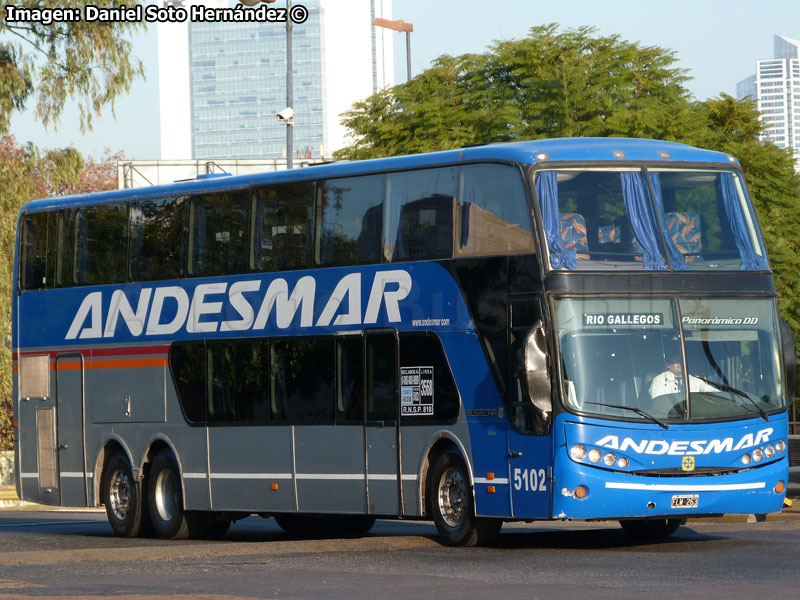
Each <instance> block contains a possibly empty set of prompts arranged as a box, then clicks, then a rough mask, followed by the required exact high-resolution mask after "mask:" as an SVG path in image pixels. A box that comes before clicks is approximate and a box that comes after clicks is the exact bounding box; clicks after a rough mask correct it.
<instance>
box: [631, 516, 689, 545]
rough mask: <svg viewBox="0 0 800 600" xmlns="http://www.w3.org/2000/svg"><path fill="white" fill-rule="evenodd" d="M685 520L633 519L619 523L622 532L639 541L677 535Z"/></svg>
mask: <svg viewBox="0 0 800 600" xmlns="http://www.w3.org/2000/svg"><path fill="white" fill-rule="evenodd" d="M683 523H684V520H683V519H631V520H627V521H626V520H622V521H620V522H619V524H620V525H622V530H623V531H624V532H625V533H627V534H628V535H629V536H631V537H633V538H636V539H639V540H658V539H661V538H665V537H668V536H670V535H672V534H673V533H675V532H676V531H677V530H678V527H680V526H681V525H682V524H683Z"/></svg>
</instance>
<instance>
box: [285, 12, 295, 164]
mask: <svg viewBox="0 0 800 600" xmlns="http://www.w3.org/2000/svg"><path fill="white" fill-rule="evenodd" d="M291 12H292V0H286V107H287V108H288V109H289V110H290V111H292V112H294V108H292V101H293V98H292V18H291V17H290V16H289V15H291ZM293 146H294V119H287V120H286V168H287V169H291V168H292V167H293V166H294V165H293V163H292V153H293V152H294V149H293Z"/></svg>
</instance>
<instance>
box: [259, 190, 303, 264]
mask: <svg viewBox="0 0 800 600" xmlns="http://www.w3.org/2000/svg"><path fill="white" fill-rule="evenodd" d="M252 204H253V211H254V213H255V214H254V218H253V220H252V228H253V234H252V238H253V244H252V246H251V254H250V268H251V270H254V271H281V270H291V269H304V268H306V267H308V266H310V264H311V234H312V227H311V223H312V222H313V208H314V183H313V182H301V183H291V184H284V185H273V186H265V187H258V188H254V189H253V196H252Z"/></svg>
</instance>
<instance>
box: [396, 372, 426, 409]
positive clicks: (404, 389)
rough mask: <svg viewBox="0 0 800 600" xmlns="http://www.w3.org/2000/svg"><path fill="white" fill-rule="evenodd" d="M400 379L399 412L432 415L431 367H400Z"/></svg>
mask: <svg viewBox="0 0 800 600" xmlns="http://www.w3.org/2000/svg"><path fill="white" fill-rule="evenodd" d="M400 380H401V381H400V414H401V415H433V367H402V368H401V369H400Z"/></svg>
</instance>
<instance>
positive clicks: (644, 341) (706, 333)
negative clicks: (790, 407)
mask: <svg viewBox="0 0 800 600" xmlns="http://www.w3.org/2000/svg"><path fill="white" fill-rule="evenodd" d="M680 309H681V320H682V322H683V330H684V335H685V348H682V344H681V341H680V335H681V328H680V327H679V326H678V318H679V317H678V311H677V307H676V306H675V304H674V302H673V301H671V300H669V299H666V298H624V299H623V298H602V299H583V300H581V299H561V300H558V301H557V302H556V313H557V320H558V339H559V346H560V353H561V356H560V360H561V369H562V382H563V390H562V391H563V398H564V402H565V405H566V407H567V408H568V409H571V410H575V411H578V412H582V413H590V414H595V415H602V416H606V417H611V418H623V419H642V420H649V421H651V422H658V423H661V424H665V422H666V421H684V420H687V419H688V420H704V419H724V418H742V417H750V416H756V417H759V416H766V415H767V414H768V413H769V412H771V411H774V410H778V409H781V408H783V406H784V401H783V395H782V383H781V377H780V359H779V354H778V345H777V331H776V325H775V322H776V317H775V315H776V312H775V305H774V302H773V301H772V300H758V299H748V300H742V299H737V300H718V299H714V300H712V299H702V300H700V299H691V300H681V303H680ZM684 353H685V362H684ZM686 365H688V369H687V368H686ZM687 387H688V390H687ZM687 391H688V394H687ZM687 400H688V402H687Z"/></svg>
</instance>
